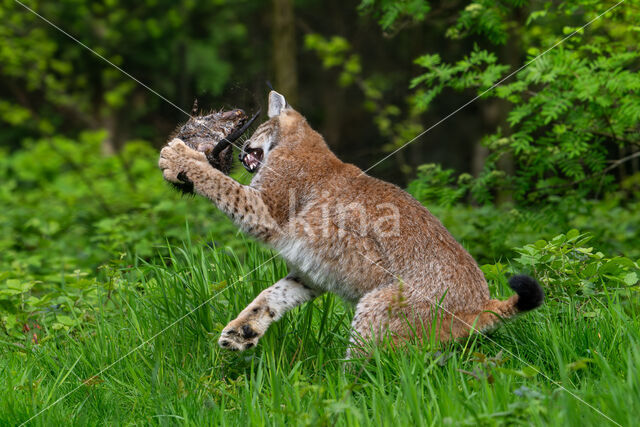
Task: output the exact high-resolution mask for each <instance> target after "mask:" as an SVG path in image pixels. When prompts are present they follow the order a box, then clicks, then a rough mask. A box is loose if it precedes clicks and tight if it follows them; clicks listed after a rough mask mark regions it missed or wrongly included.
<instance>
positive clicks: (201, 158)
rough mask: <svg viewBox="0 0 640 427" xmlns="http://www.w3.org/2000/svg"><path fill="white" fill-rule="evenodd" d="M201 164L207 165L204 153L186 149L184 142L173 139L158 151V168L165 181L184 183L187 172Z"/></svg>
mask: <svg viewBox="0 0 640 427" xmlns="http://www.w3.org/2000/svg"><path fill="white" fill-rule="evenodd" d="M203 162H204V163H205V164H207V157H206V156H205V155H204V153H200V152H199V151H196V150H193V149H191V148H189V147H187V146H186V145H185V143H184V142H182V141H181V140H180V139H178V138H175V139H173V140H172V141H171V142H170V143H169V144H168V145H167V146H166V147H164V148H163V149H162V150H161V151H160V160H159V161H158V166H159V167H160V169H161V170H162V175H163V176H164V179H166V180H167V181H169V182H174V183H184V182H185V177H186V176H187V175H188V174H189V171H190V170H191V169H193V168H194V167H195V165H197V164H198V163H203Z"/></svg>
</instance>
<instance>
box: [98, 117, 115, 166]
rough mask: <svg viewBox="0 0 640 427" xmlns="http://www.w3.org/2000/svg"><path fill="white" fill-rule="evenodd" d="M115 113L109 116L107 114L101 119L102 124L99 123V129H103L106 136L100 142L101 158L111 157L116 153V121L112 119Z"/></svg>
mask: <svg viewBox="0 0 640 427" xmlns="http://www.w3.org/2000/svg"><path fill="white" fill-rule="evenodd" d="M114 115H115V113H114V112H111V114H107V115H106V116H105V117H104V118H103V119H102V123H100V127H101V128H102V129H104V130H105V131H106V132H107V134H106V135H105V137H104V139H103V140H102V146H101V151H102V155H103V156H112V155H114V154H116V152H117V151H118V143H117V135H116V132H117V129H116V125H117V123H116V119H115V117H114Z"/></svg>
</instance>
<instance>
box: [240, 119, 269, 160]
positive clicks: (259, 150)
mask: <svg viewBox="0 0 640 427" xmlns="http://www.w3.org/2000/svg"><path fill="white" fill-rule="evenodd" d="M277 128H278V122H277V121H276V120H274V119H272V120H269V121H267V122H265V123H263V124H261V125H260V126H259V127H258V129H256V131H255V132H254V134H253V135H251V138H249V139H248V140H247V141H246V142H245V144H244V146H243V147H242V152H241V153H240V162H241V163H242V165H243V166H244V168H245V169H246V170H248V171H249V172H251V173H255V172H257V171H258V169H260V167H261V166H262V165H263V164H264V163H266V161H267V157H268V156H269V152H270V151H271V150H272V149H273V148H274V147H275V142H276V135H277V130H278V129H277Z"/></svg>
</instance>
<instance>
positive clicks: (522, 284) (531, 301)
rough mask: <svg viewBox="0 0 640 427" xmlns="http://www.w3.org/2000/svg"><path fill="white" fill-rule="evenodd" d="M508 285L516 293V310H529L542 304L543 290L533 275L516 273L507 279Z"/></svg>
mask: <svg viewBox="0 0 640 427" xmlns="http://www.w3.org/2000/svg"><path fill="white" fill-rule="evenodd" d="M509 286H510V287H511V289H513V290H514V291H515V292H516V293H517V294H518V297H519V298H518V302H517V303H516V308H517V309H518V310H520V311H529V310H533V309H534V308H538V307H540V306H541V305H542V302H543V301H544V291H543V290H542V286H540V284H539V283H538V282H537V281H536V279H534V278H533V277H529V276H526V275H524V274H517V275H515V276H513V277H511V278H510V279H509Z"/></svg>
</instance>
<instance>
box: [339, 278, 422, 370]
mask: <svg viewBox="0 0 640 427" xmlns="http://www.w3.org/2000/svg"><path fill="white" fill-rule="evenodd" d="M411 299H412V298H411V295H410V293H409V292H407V290H406V289H405V287H404V286H403V285H402V284H397V283H396V284H393V285H389V286H386V287H384V288H379V289H376V290H373V291H371V292H369V293H368V294H366V295H365V296H363V297H362V298H361V299H360V301H359V302H358V304H357V305H356V311H355V315H354V316H353V320H352V322H351V337H350V339H349V348H348V349H347V359H351V358H353V357H364V356H366V355H367V354H368V353H369V352H370V350H371V349H372V346H374V345H376V344H380V343H381V342H387V340H389V341H390V342H392V343H393V344H394V345H397V344H402V342H404V341H406V340H407V339H408V338H410V337H414V336H416V337H422V335H423V333H424V332H425V331H427V332H428V329H429V324H430V323H431V322H432V318H433V311H432V308H431V305H430V304H425V303H424V302H420V301H411Z"/></svg>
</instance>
